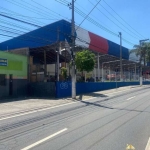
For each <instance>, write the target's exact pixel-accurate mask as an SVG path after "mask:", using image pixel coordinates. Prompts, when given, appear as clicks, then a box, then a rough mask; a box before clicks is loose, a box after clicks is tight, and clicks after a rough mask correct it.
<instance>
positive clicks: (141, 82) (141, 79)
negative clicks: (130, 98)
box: [139, 39, 149, 86]
mask: <svg viewBox="0 0 150 150" xmlns="http://www.w3.org/2000/svg"><path fill="white" fill-rule="evenodd" d="M148 40H149V39H145V40H140V41H139V43H140V49H141V51H142V42H144V41H148ZM141 57H142V56H140V69H139V71H140V86H142V85H143V77H142V64H141V61H142V58H141Z"/></svg>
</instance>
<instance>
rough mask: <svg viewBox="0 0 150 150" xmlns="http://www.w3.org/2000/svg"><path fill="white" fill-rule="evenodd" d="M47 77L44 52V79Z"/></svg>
mask: <svg viewBox="0 0 150 150" xmlns="http://www.w3.org/2000/svg"><path fill="white" fill-rule="evenodd" d="M46 75H47V64H46V50H44V77H45V78H46Z"/></svg>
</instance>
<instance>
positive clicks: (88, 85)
mask: <svg viewBox="0 0 150 150" xmlns="http://www.w3.org/2000/svg"><path fill="white" fill-rule="evenodd" d="M143 84H150V82H143ZM131 85H139V82H83V83H76V94H77V95H78V94H84V93H90V92H96V91H102V90H108V89H113V88H118V87H123V86H131ZM68 96H71V82H57V83H56V97H57V98H63V97H68Z"/></svg>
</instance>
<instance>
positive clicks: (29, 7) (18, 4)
mask: <svg viewBox="0 0 150 150" xmlns="http://www.w3.org/2000/svg"><path fill="white" fill-rule="evenodd" d="M6 1H7V2H9V3H12V4H14V5H17V6H19V7H21V8H24V9H25V10H29V11H31V12H34V13H36V14H38V15H40V16H44V17H47V16H49V15H50V13H46V12H43V11H40V9H39V8H38V9H36V8H37V7H36V6H34V7H31V6H32V5H31V4H29V6H27V7H26V6H25V5H23V4H22V3H19V2H16V1H15V0H13V1H10V0H6ZM24 3H27V2H24ZM27 4H28V3H27ZM30 5H31V6H30ZM51 17H53V15H52V16H51Z"/></svg>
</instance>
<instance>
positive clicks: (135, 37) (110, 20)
mask: <svg viewBox="0 0 150 150" xmlns="http://www.w3.org/2000/svg"><path fill="white" fill-rule="evenodd" d="M88 1H89V2H90V3H91V4H92V5H94V4H93V3H92V2H91V1H90V0H88ZM101 6H102V5H101ZM102 7H103V6H102ZM96 8H97V10H98V11H99V12H101V13H102V14H103V15H104V16H105V17H106V18H107V19H108V20H110V21H111V22H113V23H114V24H115V25H116V26H117V27H119V28H120V29H122V30H123V31H124V32H125V33H127V34H128V35H130V36H132V37H133V38H136V39H138V40H139V38H137V37H136V36H135V35H132V34H130V33H129V32H127V31H126V30H124V29H123V28H122V27H120V26H119V25H118V24H117V23H115V22H114V21H113V20H112V19H110V18H109V17H108V16H107V15H106V14H105V13H103V12H102V11H101V10H100V9H99V8H98V7H96ZM103 8H104V7H103ZM104 9H105V8H104ZM105 10H106V9H105ZM106 11H107V10H106ZM107 12H108V11H107ZM108 13H109V12H108ZM109 14H110V15H111V16H113V15H112V14H111V13H109ZM113 17H114V16H113ZM114 18H115V17H114ZM115 19H116V20H117V21H118V22H119V23H121V22H120V21H119V20H118V19H117V18H115ZM121 25H123V24H122V23H121ZM123 26H124V25H123ZM124 27H125V26H124ZM125 28H126V27H125ZM126 29H128V28H126ZM128 30H129V29H128ZM129 31H130V32H132V31H131V30H129ZM132 33H133V34H135V33H134V32H132Z"/></svg>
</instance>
